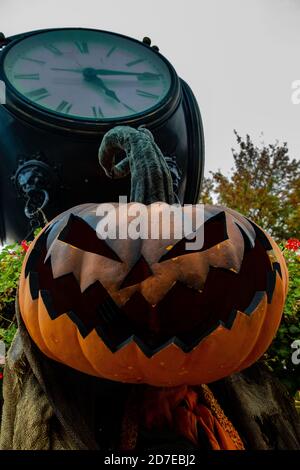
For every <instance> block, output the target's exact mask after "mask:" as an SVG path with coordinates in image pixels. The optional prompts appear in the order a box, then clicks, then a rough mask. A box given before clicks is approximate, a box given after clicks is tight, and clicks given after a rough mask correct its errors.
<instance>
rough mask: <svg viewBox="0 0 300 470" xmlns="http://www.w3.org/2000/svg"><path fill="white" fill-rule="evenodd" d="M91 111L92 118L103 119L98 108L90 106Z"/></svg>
mask: <svg viewBox="0 0 300 470" xmlns="http://www.w3.org/2000/svg"><path fill="white" fill-rule="evenodd" d="M92 111H93V116H94V117H95V118H103V117H104V115H103V112H102V110H101V108H100V106H92Z"/></svg>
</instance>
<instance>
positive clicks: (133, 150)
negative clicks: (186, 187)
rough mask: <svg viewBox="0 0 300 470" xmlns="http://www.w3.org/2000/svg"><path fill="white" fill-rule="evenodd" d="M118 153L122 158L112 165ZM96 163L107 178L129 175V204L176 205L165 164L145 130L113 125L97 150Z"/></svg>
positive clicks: (149, 133) (169, 174)
mask: <svg viewBox="0 0 300 470" xmlns="http://www.w3.org/2000/svg"><path fill="white" fill-rule="evenodd" d="M120 150H123V151H125V153H126V157H125V158H124V159H123V160H121V161H120V162H119V163H117V164H116V165H115V153H116V152H118V151H120ZM99 162H100V165H101V166H102V168H103V169H104V171H105V173H106V174H107V176H109V177H110V178H123V177H125V176H127V175H128V174H129V173H130V174H131V193H130V201H131V202H141V203H143V204H151V203H153V202H157V201H164V202H166V203H167V204H174V203H175V202H176V195H175V194H174V190H173V181H172V176H171V173H170V170H169V167H168V164H167V162H166V160H165V157H164V156H163V154H162V152H161V150H160V149H159V147H158V146H157V145H156V143H155V141H154V138H153V135H152V134H151V132H150V131H149V130H148V129H145V128H143V127H139V128H138V129H134V128H133V127H129V126H117V127H114V128H113V129H111V130H110V131H108V132H107V133H106V134H105V135H104V137H103V140H102V142H101V145H100V148H99Z"/></svg>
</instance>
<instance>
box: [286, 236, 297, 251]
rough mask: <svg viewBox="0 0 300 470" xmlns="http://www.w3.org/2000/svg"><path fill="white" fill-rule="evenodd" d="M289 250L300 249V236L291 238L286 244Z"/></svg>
mask: <svg viewBox="0 0 300 470" xmlns="http://www.w3.org/2000/svg"><path fill="white" fill-rule="evenodd" d="M285 248H287V250H292V251H298V250H299V249H300V240H298V238H290V239H289V240H288V241H287V242H286V244H285Z"/></svg>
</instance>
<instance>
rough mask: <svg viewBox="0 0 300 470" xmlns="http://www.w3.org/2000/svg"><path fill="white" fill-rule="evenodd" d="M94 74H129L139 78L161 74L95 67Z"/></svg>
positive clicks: (154, 76) (155, 76)
mask: <svg viewBox="0 0 300 470" xmlns="http://www.w3.org/2000/svg"><path fill="white" fill-rule="evenodd" d="M95 73H96V75H131V76H136V77H140V78H149V79H151V78H156V79H157V78H159V77H160V76H161V75H160V74H158V73H151V72H142V73H141V72H123V71H121V70H108V69H95Z"/></svg>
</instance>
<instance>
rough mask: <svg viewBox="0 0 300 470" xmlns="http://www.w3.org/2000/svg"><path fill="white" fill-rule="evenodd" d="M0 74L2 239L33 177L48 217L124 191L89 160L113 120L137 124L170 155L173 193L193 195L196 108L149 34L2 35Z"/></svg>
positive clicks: (18, 233)
mask: <svg viewBox="0 0 300 470" xmlns="http://www.w3.org/2000/svg"><path fill="white" fill-rule="evenodd" d="M0 79H1V80H3V81H4V82H5V85H6V104H5V105H4V106H0V184H1V188H2V195H1V201H0V202H2V204H1V206H2V208H1V206H0V238H1V239H2V241H3V240H9V239H15V238H21V237H23V236H25V234H26V232H27V231H28V228H29V227H28V220H26V216H25V215H24V209H25V212H26V207H25V206H26V198H28V194H29V192H28V188H30V187H31V188H32V181H33V180H34V181H37V180H38V179H39V185H40V187H39V189H42V186H43V185H44V186H45V188H44V189H45V190H47V193H48V196H49V198H48V199H47V207H45V213H46V215H47V217H49V218H51V217H53V216H55V215H56V214H57V213H58V212H61V211H62V210H65V209H67V208H69V207H71V206H74V205H75V204H77V203H83V202H88V201H97V200H99V202H103V201H108V200H116V199H117V197H118V195H119V194H128V193H129V180H127V181H125V182H111V181H109V180H107V179H106V178H105V176H104V175H103V174H102V173H101V171H100V169H99V168H98V167H97V149H98V146H99V144H100V142H101V139H102V136H103V135H104V133H105V132H106V131H107V130H108V129H109V128H111V127H113V126H115V125H118V124H128V125H131V126H134V127H137V126H139V125H141V124H142V125H146V126H147V127H148V128H149V129H150V130H151V131H152V133H153V134H154V137H155V139H156V141H157V143H158V145H159V146H160V147H161V148H162V151H163V152H164V154H165V155H168V156H175V157H176V163H177V166H178V167H179V169H180V171H181V174H182V178H181V183H180V185H179V198H180V200H181V202H187V203H194V202H196V201H197V198H198V194H199V189H200V184H201V177H202V171H203V160H204V145H203V133H202V125H201V117H200V112H199V108H198V105H197V102H196V100H195V98H194V96H193V93H192V92H191V90H190V88H189V87H188V85H187V84H186V83H185V82H184V81H183V80H182V79H180V78H179V77H178V75H177V74H176V72H175V70H174V68H173V66H172V65H171V64H170V63H169V61H168V60H167V59H166V58H165V57H164V56H163V55H161V54H160V53H159V52H158V50H157V48H153V47H151V45H150V42H149V41H148V42H147V43H145V42H140V41H137V40H135V39H132V38H129V37H126V36H122V35H119V34H115V33H111V32H106V31H100V30H92V29H83V28H64V29H51V30H39V31H34V32H29V33H24V34H20V35H17V36H14V37H11V38H3V39H2V49H1V38H0ZM16 183H17V184H16ZM26 188H27V189H26ZM31 194H32V192H31ZM43 194H44V193H43ZM17 195H18V196H19V197H20V198H19V199H18V198H17ZM8 201H9V202H8ZM27 209H28V208H27ZM26 214H27V216H28V210H27V212H26Z"/></svg>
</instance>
